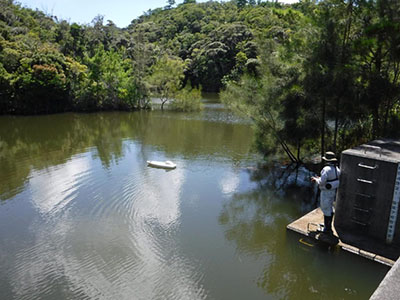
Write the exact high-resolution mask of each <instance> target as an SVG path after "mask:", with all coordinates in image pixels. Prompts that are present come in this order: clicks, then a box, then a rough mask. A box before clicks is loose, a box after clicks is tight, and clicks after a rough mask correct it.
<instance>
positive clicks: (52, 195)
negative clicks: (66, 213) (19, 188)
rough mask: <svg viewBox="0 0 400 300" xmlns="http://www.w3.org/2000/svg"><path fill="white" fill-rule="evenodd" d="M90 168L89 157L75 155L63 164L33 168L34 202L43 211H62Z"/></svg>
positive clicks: (32, 189) (31, 183)
mask: <svg viewBox="0 0 400 300" xmlns="http://www.w3.org/2000/svg"><path fill="white" fill-rule="evenodd" d="M89 170H90V160H89V159H88V158H87V157H84V156H83V157H75V158H72V159H71V160H70V161H68V162H67V163H65V164H63V165H61V166H54V167H50V168H48V169H43V170H39V171H36V170H33V171H32V172H31V175H30V179H29V185H30V189H31V193H32V202H33V203H34V205H35V206H36V207H37V209H38V210H39V211H40V212H41V213H44V214H45V213H56V212H58V211H61V210H62V209H63V208H64V207H65V206H66V205H67V204H68V203H69V202H70V201H71V200H73V199H74V194H75V193H76V192H77V191H78V189H79V186H80V183H79V182H80V180H81V179H82V178H81V177H82V176H83V175H85V173H86V172H88V171H89Z"/></svg>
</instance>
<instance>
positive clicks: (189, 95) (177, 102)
mask: <svg viewBox="0 0 400 300" xmlns="http://www.w3.org/2000/svg"><path fill="white" fill-rule="evenodd" d="M169 108H170V109H171V110H175V111H182V112H192V111H200V110H202V109H203V103H202V102H201V90H200V89H192V88H190V87H186V88H184V89H182V90H180V91H179V92H178V93H177V94H176V96H175V98H174V100H173V101H172V102H171V104H170V105H169Z"/></svg>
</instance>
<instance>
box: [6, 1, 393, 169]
mask: <svg viewBox="0 0 400 300" xmlns="http://www.w3.org/2000/svg"><path fill="white" fill-rule="evenodd" d="M399 73H400V3H399V1H397V0H324V1H312V0H303V1H300V2H299V3H296V4H292V5H284V4H279V3H275V2H268V1H255V0H254V1H251V0H250V1H246V0H235V1H230V2H214V1H209V2H205V3H196V2H195V1H193V0H185V1H184V3H183V4H179V5H175V1H167V2H166V6H165V7H163V8H159V9H155V10H149V11H147V12H146V13H145V14H143V15H142V16H140V17H139V18H137V19H134V20H133V21H132V22H131V24H130V25H129V26H128V27H127V28H118V27H117V26H116V25H115V24H114V23H113V22H112V21H111V20H107V21H105V20H104V18H103V17H102V16H98V17H96V18H95V19H94V20H93V21H92V22H91V23H90V24H84V25H80V24H76V23H73V24H70V23H68V22H67V21H64V20H58V19H57V18H56V17H54V16H49V15H47V14H45V13H43V12H41V11H38V10H31V9H28V8H25V7H23V6H21V5H20V4H18V3H17V2H14V1H13V0H0V114H39V113H54V112H64V111H98V110H134V109H145V108H148V107H149V106H150V102H149V99H150V97H151V96H157V97H159V98H160V99H161V102H162V107H163V106H164V104H165V103H166V102H168V101H169V102H172V103H171V105H170V107H171V108H172V109H175V110H183V111H187V110H193V109H200V108H201V103H200V98H201V96H200V90H202V91H207V92H220V93H221V98H222V100H223V101H224V102H225V103H226V104H227V105H229V106H231V107H232V108H233V109H235V110H237V111H238V112H241V113H243V114H244V115H246V116H248V117H250V118H251V119H252V120H253V121H254V124H255V127H256V133H257V146H258V149H259V150H260V151H262V152H263V153H265V154H273V153H277V152H281V151H282V149H283V150H284V153H286V155H287V156H288V157H289V158H290V160H291V161H294V162H296V161H300V160H301V157H302V155H303V153H305V152H308V151H311V152H315V151H316V150H317V149H318V150H319V151H321V152H324V150H325V149H327V148H330V149H332V150H334V151H339V150H341V149H343V148H346V147H349V146H352V145H355V144H357V143H360V142H364V141H367V140H370V139H372V138H376V137H392V138H394V137H398V136H399V135H400V133H399V128H400V112H399V109H400V106H399V87H400V81H399Z"/></svg>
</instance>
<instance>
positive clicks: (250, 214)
mask: <svg viewBox="0 0 400 300" xmlns="http://www.w3.org/2000/svg"><path fill="white" fill-rule="evenodd" d="M252 138H253V133H252V130H251V128H250V125H249V124H248V123H246V122H244V121H243V120H240V119H238V118H237V117H235V116H234V115H233V114H232V113H230V112H229V111H227V110H226V109H224V107H223V106H222V105H220V104H216V103H208V105H207V107H206V110H205V111H204V112H202V113H195V114H185V113H171V112H165V113H161V112H157V111H153V112H134V113H122V112H113V113H96V114H60V115H51V116H37V117H0V295H1V296H0V298H1V299H366V298H368V297H369V296H370V295H371V293H372V292H373V291H374V289H375V288H376V287H377V285H378V284H379V282H380V280H381V279H382V278H383V277H384V275H385V274H386V272H387V271H388V269H387V268H386V267H384V266H381V265H378V264H376V263H372V262H369V261H367V260H364V259H362V258H359V257H357V256H354V255H351V254H348V253H344V252H340V251H334V252H328V251H327V250H325V249H322V248H320V247H318V246H317V245H314V244H313V243H312V241H304V240H303V241H302V242H303V243H302V242H301V241H299V239H300V238H301V237H300V236H298V235H296V234H293V233H291V232H287V231H286V229H285V226H286V225H287V224H288V223H289V222H291V221H293V220H294V219H296V218H298V217H300V216H301V215H303V214H304V213H305V212H307V211H308V210H310V209H311V208H312V205H311V204H310V201H307V199H309V198H310V196H309V193H308V190H307V189H299V188H295V186H294V184H295V182H296V181H297V182H301V181H302V180H306V178H307V177H308V176H309V175H310V174H308V173H307V172H306V171H304V170H300V172H298V173H297V174H293V173H289V172H287V170H286V169H285V168H283V167H279V166H275V167H270V168H269V169H266V170H263V171H262V172H261V171H260V170H258V169H257V168H256V165H257V161H259V160H260V158H259V157H258V156H257V155H256V154H254V153H252V151H251V144H252ZM146 160H172V161H174V162H175V163H176V164H177V165H178V167H177V168H176V169H175V170H172V171H165V170H161V169H153V168H149V167H147V165H146Z"/></svg>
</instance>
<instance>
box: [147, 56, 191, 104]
mask: <svg viewBox="0 0 400 300" xmlns="http://www.w3.org/2000/svg"><path fill="white" fill-rule="evenodd" d="M184 69H185V63H184V62H183V61H182V60H181V59H180V58H173V57H168V55H163V56H162V57H161V58H160V59H159V60H158V61H157V62H156V64H155V65H154V66H153V68H152V74H151V75H150V76H149V77H148V82H149V83H150V84H151V89H152V93H153V95H154V96H156V97H160V99H161V109H163V108H164V104H165V103H166V102H167V101H169V100H172V99H174V98H175V97H176V95H177V93H178V90H179V89H180V88H181V86H182V80H183V78H184V74H183V72H184Z"/></svg>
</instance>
